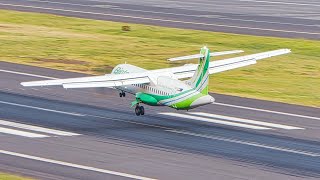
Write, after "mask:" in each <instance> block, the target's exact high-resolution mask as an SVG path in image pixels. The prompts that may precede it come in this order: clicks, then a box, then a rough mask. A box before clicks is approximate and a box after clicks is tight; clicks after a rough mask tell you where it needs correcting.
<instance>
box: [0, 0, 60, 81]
mask: <svg viewBox="0 0 320 180" xmlns="http://www.w3.org/2000/svg"><path fill="white" fill-rule="evenodd" d="M0 4H1V3H0ZM0 72H5V73H11V74H19V75H25V76H32V77H39V78H45V79H58V78H54V77H49V76H41V75H36V74H29V73H23V72H17V71H9V70H4V69H0Z"/></svg>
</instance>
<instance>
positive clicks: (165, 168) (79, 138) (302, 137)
mask: <svg viewBox="0 0 320 180" xmlns="http://www.w3.org/2000/svg"><path fill="white" fill-rule="evenodd" d="M78 76H83V75H81V74H77V73H70V72H64V71H56V70H50V69H45V68H37V67H31V66H24V65H17V64H10V63H5V62H0V171H5V172H12V173H19V174H23V175H28V176H34V177H36V178H39V179H49V180H56V179H59V180H73V179H83V180H87V179H94V180H100V179H219V180H231V179H290V180H291V179H319V178H320V168H319V167H320V142H319V141H320V136H319V134H320V133H319V132H320V131H319V129H320V113H319V112H320V110H319V109H318V108H311V107H304V106H296V105H288V104H282V103H275V102H269V101H260V100H254V99H247V98H239V97H233V96H226V95H220V94H213V96H214V97H215V98H216V100H217V103H216V104H213V105H208V106H204V107H200V108H198V109H195V110H192V111H189V113H187V112H185V111H176V110H173V109H170V108H166V107H150V106H145V109H146V115H145V116H140V117H137V116H135V114H134V112H133V109H131V108H130V102H131V101H132V99H133V97H132V96H131V95H128V96H126V97H125V98H120V97H118V92H117V91H116V90H113V89H81V90H64V89H62V88H59V87H50V88H47V87H42V88H41V87H39V88H25V87H22V86H20V85H19V83H20V82H21V81H29V80H40V79H48V78H67V77H78ZM191 113H192V114H191ZM200 113H207V114H200ZM182 116H183V117H182Z"/></svg>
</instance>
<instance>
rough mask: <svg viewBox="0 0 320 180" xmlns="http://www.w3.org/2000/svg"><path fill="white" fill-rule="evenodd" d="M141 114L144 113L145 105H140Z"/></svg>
mask: <svg viewBox="0 0 320 180" xmlns="http://www.w3.org/2000/svg"><path fill="white" fill-rule="evenodd" d="M140 114H141V115H144V107H143V106H140Z"/></svg>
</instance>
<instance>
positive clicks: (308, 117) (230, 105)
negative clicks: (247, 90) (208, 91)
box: [212, 102, 320, 120]
mask: <svg viewBox="0 0 320 180" xmlns="http://www.w3.org/2000/svg"><path fill="white" fill-rule="evenodd" d="M212 104H214V105H219V106H227V107H234V108H240V109H248V110H253V111H261V112H267V113H273V114H281V115H286V116H293V117H300V118H307V119H315V120H320V117H313V116H305V115H299V114H292V113H285V112H279V111H272V110H266V109H259V108H252V107H246V106H237V105H232V104H224V103H218V102H214V103H212Z"/></svg>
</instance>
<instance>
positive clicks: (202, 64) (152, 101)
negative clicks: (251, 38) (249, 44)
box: [21, 47, 291, 116]
mask: <svg viewBox="0 0 320 180" xmlns="http://www.w3.org/2000/svg"><path fill="white" fill-rule="evenodd" d="M239 52H243V51H241V50H235V51H224V52H214V53H210V51H209V49H208V48H207V47H203V48H201V50H200V54H196V55H191V56H183V57H177V58H171V59H168V60H169V61H178V60H186V59H195V58H199V63H198V64H186V65H184V66H180V67H173V68H165V69H157V70H146V69H143V68H140V67H137V66H134V65H130V64H120V65H117V66H116V67H115V68H114V69H113V70H112V73H111V74H106V75H103V76H93V77H81V78H69V79H57V80H44V81H32V82H23V83H21V84H22V85H23V86H52V85H62V86H63V87H64V88H67V89H69V88H97V87H110V88H115V89H117V90H119V91H120V93H119V95H120V97H125V95H126V94H125V93H130V94H133V95H135V100H134V101H133V102H132V105H131V107H133V106H135V113H136V115H137V116H140V115H144V113H145V111H144V107H143V106H140V104H147V105H151V106H169V107H171V108H174V109H178V110H180V109H182V110H189V109H192V108H196V107H199V106H202V105H206V104H211V103H213V102H214V98H213V97H212V96H210V95H209V94H208V83H209V75H210V74H214V73H219V72H223V71H227V70H230V69H235V68H239V67H243V66H248V65H251V64H255V63H256V62H257V60H261V59H265V58H269V57H272V56H278V55H282V54H287V53H290V52H291V51H290V49H279V50H274V51H268V52H263V53H258V54H252V55H246V56H241V57H236V58H229V59H224V60H219V61H213V62H210V56H219V55H225V54H233V53H239Z"/></svg>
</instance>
